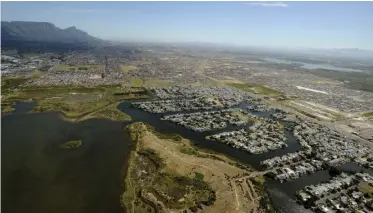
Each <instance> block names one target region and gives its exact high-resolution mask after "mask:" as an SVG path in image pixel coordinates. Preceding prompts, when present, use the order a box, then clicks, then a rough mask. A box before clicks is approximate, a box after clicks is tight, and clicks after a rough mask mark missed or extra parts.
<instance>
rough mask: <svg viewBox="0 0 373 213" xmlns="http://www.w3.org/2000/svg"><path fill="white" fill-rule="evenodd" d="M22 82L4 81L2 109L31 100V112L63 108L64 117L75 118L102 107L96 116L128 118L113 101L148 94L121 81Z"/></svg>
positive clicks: (19, 80) (117, 118) (143, 96)
mask: <svg viewBox="0 0 373 213" xmlns="http://www.w3.org/2000/svg"><path fill="white" fill-rule="evenodd" d="M9 82H10V83H9ZM23 82H24V79H11V80H8V81H6V82H5V86H4V88H5V89H3V91H2V107H3V108H2V111H3V112H5V111H10V110H11V106H12V105H13V104H14V102H15V101H16V100H21V101H24V100H32V101H36V102H37V104H38V105H37V106H36V107H35V108H34V109H33V112H49V111H62V112H63V113H64V114H65V115H66V116H67V117H70V118H75V117H80V116H84V115H86V114H89V113H93V112H96V111H98V110H101V109H102V111H100V112H97V113H96V116H98V117H107V118H109V119H112V120H122V119H125V120H128V116H127V115H124V114H121V112H119V110H117V109H116V108H115V109H114V107H113V106H112V105H113V104H116V105H117V104H118V102H119V101H120V100H124V99H138V98H148V97H149V94H148V92H147V91H146V90H145V89H143V88H124V87H123V86H122V85H110V86H92V87H90V86H53V87H34V86H32V87H30V86H29V87H21V86H20V84H21V83H23ZM110 106H112V107H110ZM4 110H5V111H4ZM91 116H92V115H91Z"/></svg>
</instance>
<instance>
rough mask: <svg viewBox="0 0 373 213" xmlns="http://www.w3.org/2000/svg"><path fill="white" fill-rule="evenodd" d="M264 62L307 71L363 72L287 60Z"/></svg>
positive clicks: (268, 59)
mask: <svg viewBox="0 0 373 213" xmlns="http://www.w3.org/2000/svg"><path fill="white" fill-rule="evenodd" d="M264 60H265V61H268V62H271V63H278V64H294V65H299V66H300V68H304V69H309V70H315V69H325V70H332V71H339V72H363V71H362V70H358V69H352V68H346V67H338V66H334V65H331V64H315V63H305V62H298V61H289V60H284V59H278V58H265V59H264Z"/></svg>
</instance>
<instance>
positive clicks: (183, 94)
mask: <svg viewBox="0 0 373 213" xmlns="http://www.w3.org/2000/svg"><path fill="white" fill-rule="evenodd" d="M151 91H152V92H153V93H154V94H155V96H157V97H158V98H160V99H185V98H198V97H201V96H203V97H215V98H217V99H219V101H220V103H221V104H222V105H223V106H225V107H232V106H235V105H237V104H239V103H241V102H242V101H244V98H245V97H246V95H245V93H243V92H241V91H238V90H236V89H233V88H232V87H229V86H193V87H177V86H175V87H166V88H152V89H151Z"/></svg>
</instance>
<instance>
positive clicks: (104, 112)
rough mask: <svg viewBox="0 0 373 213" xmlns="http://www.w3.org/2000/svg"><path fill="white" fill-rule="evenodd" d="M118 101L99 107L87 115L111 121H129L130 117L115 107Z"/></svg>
mask: <svg viewBox="0 0 373 213" xmlns="http://www.w3.org/2000/svg"><path fill="white" fill-rule="evenodd" d="M118 104H119V103H115V104H111V105H110V106H108V107H105V108H103V109H100V110H98V111H96V112H94V113H93V114H91V115H90V116H89V117H95V118H107V119H110V120H112V121H130V120H131V117H130V116H129V115H127V114H125V113H123V112H121V111H120V110H118V109H117V106H118Z"/></svg>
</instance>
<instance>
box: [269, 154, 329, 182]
mask: <svg viewBox="0 0 373 213" xmlns="http://www.w3.org/2000/svg"><path fill="white" fill-rule="evenodd" d="M321 169H323V162H322V161H319V160H314V159H311V160H305V161H299V162H296V163H294V164H291V165H289V166H283V167H279V168H278V169H276V170H275V169H273V170H272V171H271V172H270V176H272V177H274V179H275V180H278V181H280V183H283V182H285V181H288V180H292V179H297V178H299V177H301V176H304V175H308V174H312V173H315V172H317V171H319V170H321Z"/></svg>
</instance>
